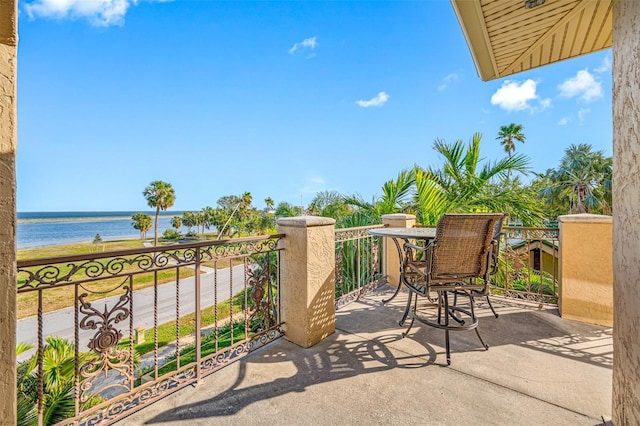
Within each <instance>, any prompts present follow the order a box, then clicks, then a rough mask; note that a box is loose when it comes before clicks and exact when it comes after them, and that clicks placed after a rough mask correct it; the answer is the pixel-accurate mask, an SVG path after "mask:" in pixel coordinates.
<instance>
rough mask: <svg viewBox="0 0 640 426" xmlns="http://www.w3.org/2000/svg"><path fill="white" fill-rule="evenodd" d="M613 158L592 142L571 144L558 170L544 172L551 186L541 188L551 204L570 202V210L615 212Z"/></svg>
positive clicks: (574, 211) (541, 176) (542, 193)
mask: <svg viewBox="0 0 640 426" xmlns="http://www.w3.org/2000/svg"><path fill="white" fill-rule="evenodd" d="M612 173H613V161H612V159H611V158H610V157H605V156H604V153H603V151H595V152H594V151H593V150H592V147H591V145H589V144H578V145H571V146H569V148H567V149H566V150H565V154H564V157H562V159H561V160H560V165H559V167H558V168H557V169H551V170H548V171H547V174H546V175H540V176H539V177H540V178H543V179H544V180H545V181H546V182H547V185H546V186H544V187H543V188H542V189H541V190H540V194H541V195H543V196H544V197H545V198H546V199H547V200H548V201H549V202H550V203H554V202H555V203H557V202H561V203H564V205H565V206H567V204H568V207H569V209H568V211H569V213H571V214H573V213H604V214H611V207H610V206H611V179H612Z"/></svg>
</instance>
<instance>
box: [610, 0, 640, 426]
mask: <svg viewBox="0 0 640 426" xmlns="http://www.w3.org/2000/svg"><path fill="white" fill-rule="evenodd" d="M639 28H640V2H638V1H637V0H618V1H614V2H613V303H614V320H613V407H612V411H613V423H614V424H616V425H638V424H640V398H639V397H638V396H639V395H640V337H639V336H640V31H638V29H639Z"/></svg>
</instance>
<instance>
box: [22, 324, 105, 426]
mask: <svg viewBox="0 0 640 426" xmlns="http://www.w3.org/2000/svg"><path fill="white" fill-rule="evenodd" d="M30 349H31V346H29V345H25V344H20V345H18V347H17V349H16V354H17V355H20V354H21V353H24V352H26V351H28V350H30ZM94 356H95V355H94V354H92V353H80V354H79V362H80V364H84V363H86V362H88V361H90V360H91V358H92V357H94ZM42 366H43V375H42V382H43V383H42V385H43V397H44V398H43V401H42V403H43V424H44V425H52V424H56V423H58V422H61V421H63V420H64V419H67V418H69V417H72V416H73V415H74V414H75V398H74V373H75V348H74V345H73V343H71V342H69V341H68V340H66V339H62V338H60V337H55V336H47V337H46V339H45V345H44V347H43V350H42ZM17 382H18V388H17V390H18V393H17V394H18V425H20V426H23V425H24V426H31V425H37V424H38V411H37V410H38V356H37V354H36V355H33V356H32V357H31V358H29V359H28V360H26V361H23V362H21V363H19V364H18V366H17ZM100 402H101V400H100V398H99V397H97V396H89V398H88V399H87V401H86V402H81V407H80V408H81V410H84V409H87V408H89V407H92V406H94V405H96V404H98V403H100Z"/></svg>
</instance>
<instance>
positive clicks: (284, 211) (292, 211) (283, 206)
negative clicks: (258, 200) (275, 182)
mask: <svg viewBox="0 0 640 426" xmlns="http://www.w3.org/2000/svg"><path fill="white" fill-rule="evenodd" d="M299 213H300V209H299V208H298V207H296V206H294V205H293V204H291V203H288V202H286V201H281V202H280V203H278V205H277V206H276V213H275V215H276V217H295V216H297V215H298V214H299Z"/></svg>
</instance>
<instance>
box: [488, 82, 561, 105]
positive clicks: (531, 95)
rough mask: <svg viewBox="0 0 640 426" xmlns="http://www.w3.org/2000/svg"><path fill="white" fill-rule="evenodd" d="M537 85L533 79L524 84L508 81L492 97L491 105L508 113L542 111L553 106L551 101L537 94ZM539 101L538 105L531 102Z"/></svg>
mask: <svg viewBox="0 0 640 426" xmlns="http://www.w3.org/2000/svg"><path fill="white" fill-rule="evenodd" d="M536 86H537V83H536V82H535V81H533V80H531V79H528V80H526V81H523V82H518V81H511V80H506V81H505V82H504V83H502V87H500V88H499V89H498V90H496V93H494V94H493V95H492V96H491V104H492V105H498V106H499V107H500V108H502V109H504V110H507V111H522V110H529V111H531V112H538V111H542V110H544V109H546V108H548V107H550V106H551V99H549V98H547V99H540V97H539V96H538V95H537V94H536ZM535 100H538V105H537V106H535V105H532V104H531V102H532V101H535Z"/></svg>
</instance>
